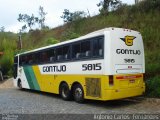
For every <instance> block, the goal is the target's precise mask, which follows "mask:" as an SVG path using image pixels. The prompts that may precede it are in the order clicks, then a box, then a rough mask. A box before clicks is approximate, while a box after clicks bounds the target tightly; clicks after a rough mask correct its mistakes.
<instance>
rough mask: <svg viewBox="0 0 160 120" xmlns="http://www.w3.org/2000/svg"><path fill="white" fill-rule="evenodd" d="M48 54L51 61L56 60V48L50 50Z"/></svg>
mask: <svg viewBox="0 0 160 120" xmlns="http://www.w3.org/2000/svg"><path fill="white" fill-rule="evenodd" d="M47 55H48V61H49V62H54V60H55V50H54V49H50V50H48V51H47Z"/></svg>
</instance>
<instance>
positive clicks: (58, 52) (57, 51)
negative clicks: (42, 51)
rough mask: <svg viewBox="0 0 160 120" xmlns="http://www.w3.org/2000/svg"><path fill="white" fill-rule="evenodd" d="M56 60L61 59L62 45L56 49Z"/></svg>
mask: <svg viewBox="0 0 160 120" xmlns="http://www.w3.org/2000/svg"><path fill="white" fill-rule="evenodd" d="M56 60H57V61H61V60H63V48H62V47H60V48H57V49H56Z"/></svg>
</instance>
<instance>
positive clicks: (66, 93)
mask: <svg viewBox="0 0 160 120" xmlns="http://www.w3.org/2000/svg"><path fill="white" fill-rule="evenodd" d="M59 93H60V95H61V97H62V99H63V100H70V99H71V91H70V90H69V86H68V85H67V83H62V84H61V85H60V91H59Z"/></svg>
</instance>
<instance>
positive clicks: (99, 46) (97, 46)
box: [93, 38, 104, 57]
mask: <svg viewBox="0 0 160 120" xmlns="http://www.w3.org/2000/svg"><path fill="white" fill-rule="evenodd" d="M103 53H104V52H103V38H95V39H94V40H93V56H94V57H102V56H103Z"/></svg>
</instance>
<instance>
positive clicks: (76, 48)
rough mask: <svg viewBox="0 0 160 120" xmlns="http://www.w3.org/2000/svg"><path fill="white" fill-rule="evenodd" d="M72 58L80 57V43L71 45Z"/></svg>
mask: <svg viewBox="0 0 160 120" xmlns="http://www.w3.org/2000/svg"><path fill="white" fill-rule="evenodd" d="M72 58H73V59H79V58H81V44H80V43H75V44H73V45H72Z"/></svg>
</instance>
